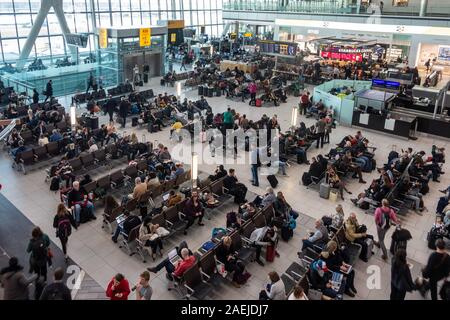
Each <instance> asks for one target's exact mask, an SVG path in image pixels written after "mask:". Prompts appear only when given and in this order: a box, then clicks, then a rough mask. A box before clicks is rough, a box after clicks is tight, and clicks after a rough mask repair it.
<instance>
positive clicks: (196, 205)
mask: <svg viewBox="0 0 450 320" xmlns="http://www.w3.org/2000/svg"><path fill="white" fill-rule="evenodd" d="M183 213H184V214H185V216H186V220H187V224H186V227H185V228H184V234H185V235H186V234H187V230H188V229H189V227H190V226H192V225H193V224H194V221H195V219H196V218H198V225H199V226H204V224H203V223H202V219H203V216H204V215H205V209H204V208H203V206H202V203H201V202H200V199H199V196H198V192H197V191H192V195H191V198H190V199H189V200H188V201H187V202H186V205H185V206H184V210H183Z"/></svg>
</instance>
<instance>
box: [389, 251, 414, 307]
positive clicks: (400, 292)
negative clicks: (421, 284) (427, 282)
mask: <svg viewBox="0 0 450 320" xmlns="http://www.w3.org/2000/svg"><path fill="white" fill-rule="evenodd" d="M413 290H415V285H414V282H413V280H412V277H411V270H410V266H409V264H408V263H407V262H406V250H405V249H398V250H397V252H396V253H395V257H394V259H393V260H392V266H391V297H390V300H401V301H402V300H405V296H406V292H411V291H413Z"/></svg>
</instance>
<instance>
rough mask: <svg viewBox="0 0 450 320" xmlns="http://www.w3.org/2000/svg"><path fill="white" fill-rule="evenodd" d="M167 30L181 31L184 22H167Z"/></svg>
mask: <svg viewBox="0 0 450 320" xmlns="http://www.w3.org/2000/svg"><path fill="white" fill-rule="evenodd" d="M167 28H168V29H183V28H184V20H169V21H168V22H167Z"/></svg>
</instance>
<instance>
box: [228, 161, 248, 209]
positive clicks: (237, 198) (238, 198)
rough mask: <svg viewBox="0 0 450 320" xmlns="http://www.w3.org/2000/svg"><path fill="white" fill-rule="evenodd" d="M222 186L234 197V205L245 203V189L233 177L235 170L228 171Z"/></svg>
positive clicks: (234, 176)
mask: <svg viewBox="0 0 450 320" xmlns="http://www.w3.org/2000/svg"><path fill="white" fill-rule="evenodd" d="M223 186H224V187H225V188H226V189H228V193H229V194H231V195H233V196H234V202H235V203H238V204H240V203H245V196H246V195H247V187H246V186H245V185H243V184H242V183H239V182H238V179H237V178H236V175H235V170H234V169H230V170H229V171H228V175H227V176H226V177H225V178H224V180H223Z"/></svg>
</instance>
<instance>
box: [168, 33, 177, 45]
mask: <svg viewBox="0 0 450 320" xmlns="http://www.w3.org/2000/svg"><path fill="white" fill-rule="evenodd" d="M170 42H171V43H175V42H177V34H176V33H171V34H170Z"/></svg>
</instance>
